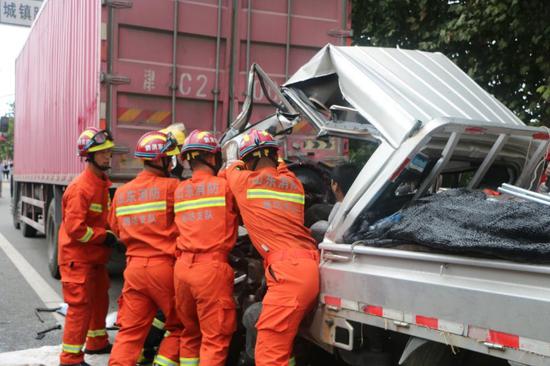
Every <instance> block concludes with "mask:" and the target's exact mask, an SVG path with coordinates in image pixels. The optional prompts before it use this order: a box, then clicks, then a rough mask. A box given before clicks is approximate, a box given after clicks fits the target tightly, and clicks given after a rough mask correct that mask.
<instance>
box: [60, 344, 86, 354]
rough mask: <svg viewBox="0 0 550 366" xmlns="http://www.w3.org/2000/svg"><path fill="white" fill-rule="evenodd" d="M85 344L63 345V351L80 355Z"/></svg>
mask: <svg viewBox="0 0 550 366" xmlns="http://www.w3.org/2000/svg"><path fill="white" fill-rule="evenodd" d="M82 346H84V345H83V344H67V343H63V344H62V346H61V349H62V350H63V352H67V353H80V352H81V351H82Z"/></svg>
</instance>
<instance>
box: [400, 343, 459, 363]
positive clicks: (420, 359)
mask: <svg viewBox="0 0 550 366" xmlns="http://www.w3.org/2000/svg"><path fill="white" fill-rule="evenodd" d="M454 358H455V357H453V354H452V352H451V348H450V347H449V346H446V345H444V344H441V343H437V342H428V343H426V344H424V345H422V346H421V347H419V348H418V349H417V350H416V351H414V352H413V354H411V355H410V356H409V358H407V360H406V361H405V362H404V363H403V365H404V366H450V365H454V364H455V361H454V360H453V359H454Z"/></svg>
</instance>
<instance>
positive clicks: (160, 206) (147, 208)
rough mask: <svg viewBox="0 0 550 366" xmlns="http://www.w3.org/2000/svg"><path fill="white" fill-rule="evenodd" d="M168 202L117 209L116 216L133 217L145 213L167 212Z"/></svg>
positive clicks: (148, 203)
mask: <svg viewBox="0 0 550 366" xmlns="http://www.w3.org/2000/svg"><path fill="white" fill-rule="evenodd" d="M165 210H166V201H156V202H147V203H140V204H137V205H128V206H120V207H117V208H116V216H117V217H119V216H125V215H133V214H138V213H144V212H153V211H165Z"/></svg>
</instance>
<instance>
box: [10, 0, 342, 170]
mask: <svg viewBox="0 0 550 366" xmlns="http://www.w3.org/2000/svg"><path fill="white" fill-rule="evenodd" d="M115 3H116V5H117V6H116V7H110V6H105V5H104V6H103V7H101V1H100V0H79V1H68V0H49V1H48V2H47V3H46V6H45V9H44V11H43V13H42V15H41V16H40V17H39V19H38V21H37V23H36V25H35V27H34V29H33V30H32V32H31V36H30V38H29V41H28V43H27V45H26V46H25V48H24V50H23V52H22V54H21V56H20V59H19V61H18V70H19V71H18V74H19V76H18V78H19V79H18V87H17V88H18V93H17V100H18V103H17V117H16V118H17V121H18V122H17V123H18V127H17V131H16V135H17V136H16V165H19V164H20V165H21V166H20V167H18V168H19V170H17V169H16V173H18V174H23V173H24V174H31V175H33V176H39V177H43V178H44V180H51V179H52V177H58V176H59V177H63V178H64V177H66V176H67V175H71V174H75V173H76V172H78V171H80V170H81V165H80V164H79V163H78V159H77V158H76V157H75V141H76V137H77V135H78V131H79V130H81V129H82V128H83V127H84V126H85V125H98V124H99V125H100V126H101V127H109V128H110V129H111V130H112V132H113V135H114V137H115V140H116V141H115V142H116V145H117V146H118V149H117V150H116V151H115V155H114V158H113V164H112V166H113V169H112V176H113V177H114V178H117V179H127V178H129V177H131V176H132V175H133V174H134V173H135V172H136V171H137V169H138V168H139V167H140V166H141V164H140V162H139V161H137V160H136V159H134V158H133V157H132V156H133V150H134V146H135V144H136V142H137V140H138V138H139V137H140V136H141V135H142V134H143V133H144V132H146V131H148V130H155V129H159V128H162V127H165V126H167V125H168V124H170V123H172V122H184V123H185V124H186V126H187V128H188V130H192V129H195V128H197V129H206V130H215V131H216V132H217V133H218V134H220V133H221V132H223V131H224V130H225V128H226V126H227V125H228V123H229V122H230V121H231V119H232V118H233V117H234V116H235V115H236V114H237V113H238V112H239V108H240V105H241V104H242V102H243V100H244V98H245V94H244V93H245V90H246V88H245V84H246V72H247V69H248V66H249V64H250V63H252V62H257V63H260V64H261V65H262V67H263V68H264V69H265V70H266V71H267V72H268V74H269V75H270V76H271V77H272V78H273V79H274V80H275V81H276V82H278V83H282V82H283V81H285V79H286V76H287V75H291V74H292V73H293V72H294V71H296V70H297V68H298V67H299V66H300V65H301V64H302V63H304V62H305V61H306V60H308V59H309V58H310V57H311V56H312V55H313V54H315V52H317V50H319V49H320V48H321V47H322V46H324V45H325V44H326V43H329V42H331V43H336V44H341V43H342V39H340V38H335V37H333V36H331V34H334V33H338V31H339V30H341V29H342V28H349V17H347V15H348V14H347V12H349V0H294V1H288V0H253V1H245V0H202V1H191V0H179V1H178V2H177V3H176V2H175V1H174V0H154V1H152V0H131V1H119V2H115ZM125 5H127V6H125ZM100 7H101V8H100ZM343 14H345V15H346V16H343ZM176 24H177V31H176V32H174V28H175V26H176ZM233 35H235V39H234V40H233V39H232V37H233ZM50 39H51V40H50ZM44 40H50V41H49V42H50V43H51V45H50V46H49V47H46V46H45V45H44V44H43V42H44ZM174 40H175V42H174ZM174 50H175V52H174ZM174 56H175V57H174ZM36 58H38V59H41V60H44V62H41V63H37V64H34V63H32V62H31V61H30V60H31V59H36ZM58 59H59V60H60V61H59V62H58V61H57V60H58ZM174 59H175V68H174ZM69 60H70V61H69ZM48 67H49V68H51V70H50V71H47V72H45V70H44V69H45V68H48ZM174 71H175V73H174ZM100 72H101V73H103V74H104V75H106V76H107V78H104V79H113V78H114V80H116V81H117V82H116V83H101V84H100V79H99V74H100ZM23 75H27V76H26V77H27V79H24V78H23ZM174 76H175V77H174ZM42 79H46V80H44V81H42ZM57 84H59V85H57ZM53 85H55V86H59V88H57V87H55V88H53V91H52V93H51V94H50V93H41V94H40V93H33V94H32V95H30V94H25V92H24V90H30V89H32V90H36V89H37V88H39V89H40V90H41V91H45V90H48V91H49V89H50V88H51V87H52V86H53ZM42 86H44V87H42ZM255 94H256V96H257V99H258V101H259V102H260V106H259V107H258V108H255V112H254V113H255V114H254V116H253V118H260V117H261V116H264V115H266V114H267V113H272V112H273V109H272V108H271V107H268V106H267V104H265V103H266V99H265V98H264V97H263V96H262V95H261V91H259V90H258V89H257V90H256V92H255ZM97 95H100V100H99V101H98V99H97ZM173 100H175V103H173ZM19 102H21V105H20V104H19ZM262 104H263V105H262ZM52 108H53V109H55V110H51V109H52ZM86 111H89V113H88V114H86V113H85V112H86ZM33 113H36V114H37V115H38V118H32V117H31V114H33ZM52 121H53V122H52ZM46 125H47V126H48V127H47V128H46ZM31 126H32V131H37V132H33V137H32V139H33V140H35V141H34V145H35V146H39V145H40V146H41V145H44V143H46V144H47V145H48V146H49V147H48V148H47V153H44V152H42V151H40V150H37V151H38V152H39V153H40V156H37V155H36V153H35V152H34V151H33V153H32V154H30V155H24V154H26V153H27V151H28V149H27V148H26V147H25V146H26V144H25V143H24V132H23V131H25V130H31ZM51 127H53V128H51ZM20 131H21V132H20ZM38 131H40V132H38ZM54 131H55V132H54ZM20 137H21V139H20ZM19 141H21V142H19ZM39 157H40V159H39ZM42 160H47V161H44V163H43V164H42V163H41V161H42ZM58 179H61V178H58Z"/></svg>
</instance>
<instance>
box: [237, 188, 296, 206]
mask: <svg viewBox="0 0 550 366" xmlns="http://www.w3.org/2000/svg"><path fill="white" fill-rule="evenodd" d="M246 198H248V199H254V198H270V199H274V200H280V201H288V202H294V203H299V204H301V205H303V204H304V195H303V194H299V193H286V192H279V191H273V190H271V189H259V188H254V189H249V190H247V191H246Z"/></svg>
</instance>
